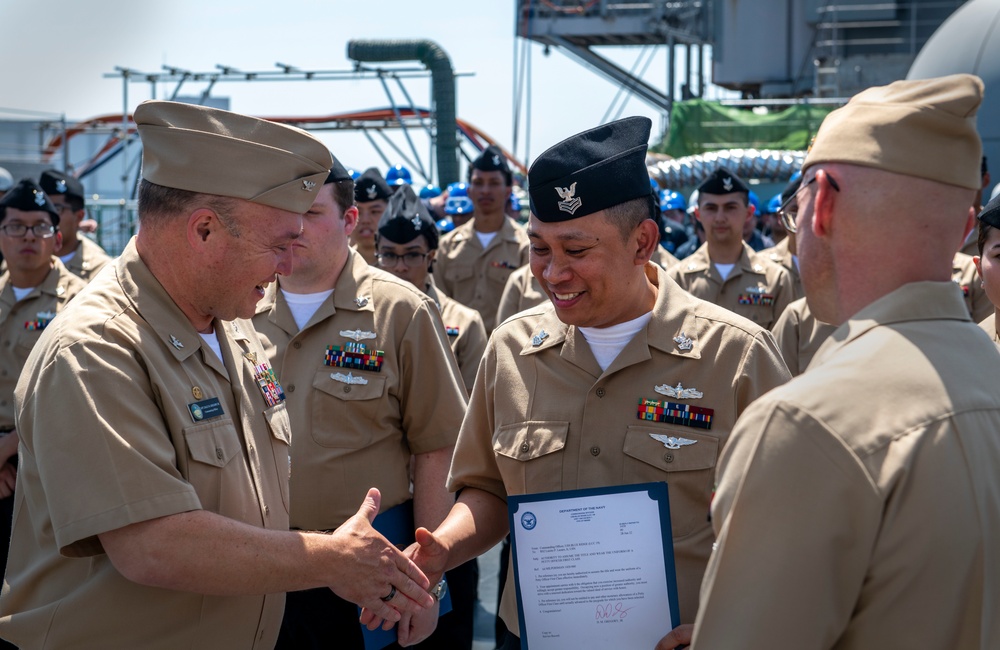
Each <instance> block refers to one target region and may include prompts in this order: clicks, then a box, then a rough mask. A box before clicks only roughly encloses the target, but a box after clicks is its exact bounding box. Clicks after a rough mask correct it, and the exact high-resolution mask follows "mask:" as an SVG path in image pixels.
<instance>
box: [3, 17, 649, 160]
mask: <svg viewBox="0 0 1000 650" xmlns="http://www.w3.org/2000/svg"><path fill="white" fill-rule="evenodd" d="M514 6H515V2H514V0H472V1H460V0H423V1H421V0H412V1H404V0H368V1H365V2H343V1H340V0H326V1H320V0H285V1H284V2H264V1H263V0H245V1H243V2H237V1H236V0H198V1H195V0H166V1H155V0H154V1H145V2H144V1H142V0H140V1H139V2H135V1H128V2H126V1H125V0H31V1H30V2H29V1H27V0H5V1H3V2H0V24H3V25H4V26H5V29H4V32H5V33H4V37H3V38H2V39H0V55H2V56H0V60H3V61H5V62H6V65H5V66H4V73H3V79H4V83H3V88H4V90H3V92H2V94H0V117H10V116H11V114H10V113H9V112H8V113H5V112H4V110H3V109H24V110H33V111H45V112H51V113H57V114H60V113H62V114H65V115H66V116H67V117H68V118H70V119H71V120H76V119H83V118H87V117H92V116H95V115H99V114H106V113H114V112H119V113H120V112H121V110H122V103H123V100H122V83H121V80H120V78H116V79H105V78H104V76H103V75H104V74H106V73H109V72H113V71H114V69H115V67H116V66H121V67H128V68H132V69H136V70H141V71H144V72H156V71H159V70H160V67H161V65H163V64H168V65H171V66H176V67H179V68H184V69H188V70H193V71H212V70H214V69H215V66H216V64H224V65H229V66H233V67H234V68H238V69H240V70H257V71H259V70H274V69H276V68H275V66H274V64H275V62H278V61H280V62H282V63H286V64H290V65H294V66H297V67H298V68H300V69H303V70H346V69H349V68H351V67H352V62H351V61H349V60H348V59H347V54H346V52H347V42H348V41H349V40H352V39H430V40H433V41H435V42H437V43H438V44H439V45H441V47H443V48H444V50H445V51H447V52H448V54H449V55H450V57H451V60H452V65H453V67H454V68H455V70H456V71H458V72H473V73H475V76H472V77H462V78H460V79H459V81H458V115H459V117H461V118H463V119H465V120H467V121H469V122H471V123H472V124H474V125H476V126H478V127H479V128H481V129H483V130H484V131H485V132H487V133H489V134H490V135H491V136H492V137H494V138H496V139H498V140H499V141H500V142H501V143H502V144H503V145H504V146H505V147H507V148H511V147H512V146H513V144H514V137H513V133H512V131H513V117H512V116H513V114H514V108H513V105H512V96H513V81H512V80H513V61H514V58H513V57H514V47H515V38H514ZM533 49H534V53H533V55H532V59H531V62H532V73H533V74H532V79H533V83H532V86H531V93H532V110H531V140H530V149H529V153H530V155H531V156H535V155H537V154H538V153H540V152H541V151H543V150H544V149H546V148H547V147H549V146H550V145H552V144H555V143H556V142H558V141H559V140H562V139H563V138H565V137H567V136H569V135H572V134H573V133H576V132H579V131H582V130H584V129H588V128H591V127H593V126H596V125H597V124H599V123H600V122H601V120H602V118H603V117H604V115H605V113H606V111H607V110H608V108H609V106H610V105H611V103H612V99H613V98H614V96H615V94H616V92H617V90H618V89H617V87H616V86H614V85H612V84H610V83H608V82H605V81H604V80H603V79H602V78H601V77H599V76H598V75H597V74H595V73H594V72H592V71H590V70H589V69H587V68H585V67H583V66H582V65H581V64H579V63H577V62H576V61H574V60H571V59H570V58H568V57H567V56H566V55H564V54H562V53H561V52H559V51H558V50H555V49H554V50H553V51H552V53H551V54H550V55H549V56H544V55H543V54H542V51H541V48H539V47H537V46H535V47H534V48H533ZM639 54H640V50H639V49H635V48H633V49H623V48H619V49H617V50H616V51H612V53H611V56H613V57H614V58H616V59H618V60H619V61H620V62H621V64H622V65H623V66H624V67H626V68H630V67H632V63H633V62H634V61H635V60H636V58H637V57H638V56H639ZM664 58H665V57H664V56H663V55H658V56H657V57H656V59H655V60H654V61H653V62H652V64H651V65H650V67H649V69H648V72H647V78H648V79H651V80H653V82H654V83H656V80H665V78H666V72H665V65H664ZM414 65H417V64H414ZM657 85H658V86H660V87H663V86H665V82H659V83H658V84H657ZM204 87H205V86H204V84H195V83H189V84H188V85H186V86H185V87H184V90H183V91H182V94H194V95H197V94H200V93H201V91H202V90H203V89H204ZM406 87H407V89H408V91H409V92H410V93H411V95H412V97H413V99H414V101H415V102H416V103H417V104H420V105H423V106H429V104H430V102H429V89H430V82H429V80H422V79H416V80H409V81H408V82H407V83H406ZM171 92H173V85H170V86H167V85H161V86H160V88H159V90H158V93H159V97H160V98H164V97H165V96H166V95H169V94H170V93H171ZM212 94H213V95H217V96H228V97H230V98H231V106H230V107H231V109H232V110H235V111H239V112H244V113H249V114H254V115H260V116H268V115H320V114H328V113H335V112H341V111H350V110H359V109H365V108H372V107H381V106H386V105H387V104H388V101H387V99H386V96H385V94H384V91H383V90H382V87H381V85H380V84H379V83H378V82H377V81H353V80H352V81H327V82H301V83H300V82H255V83H242V82H240V83H224V84H223V83H220V84H217V85H216V86H215V89H214V90H213V93H212ZM149 97H150V89H149V86H148V85H147V84H131V85H130V87H129V102H128V103H129V108H130V110H131V109H132V108H134V107H135V106H136V105H137V104H138V103H139V102H141V101H142V100H145V99H148V98H149ZM400 99H401V98H400ZM635 114H643V115H648V116H650V117H651V118H652V119H653V123H654V134H653V140H654V141H658V140H659V130H660V128H661V118H660V116H659V114H658V113H657V112H656V111H655V110H653V109H651V108H650V107H648V106H647V105H646V104H645V103H643V102H641V101H640V100H638V99H634V98H633V99H632V100H631V101H630V102H629V104H628V105H627V108H626V110H625V111H624V113H622V115H635ZM615 115H617V111H616V112H615V113H614V114H613V115H612V117H615ZM524 119H525V118H523V117H522V120H524ZM522 124H523V122H522ZM322 137H323V139H324V140H325V141H326V142H328V144H329V145H330V147H331V149H332V150H333V151H334V153H335V154H336V155H337V156H338V158H340V159H341V160H342V161H344V162H345V164H348V165H350V166H355V167H362V168H363V167H366V166H368V165H376V166H380V167H383V166H384V165H383V164H382V162H381V161H380V160H379V159H378V157H377V154H376V153H375V152H374V150H372V149H371V148H370V146H368V145H367V143H366V142H365V140H364V139H363V138H361V137H358V136H349V135H340V134H330V135H323V136H322ZM524 138H525V136H524V131H523V130H522V131H521V135H520V136H519V140H520V144H519V146H518V150H517V152H516V153H517V154H518V155H519V156H520V157H523V156H524V154H525V139H524ZM394 140H395V141H396V142H398V143H399V144H401V146H405V140H403V139H402V137H401V136H396V137H394ZM426 148H427V147H423V146H421V147H418V150H420V149H424V151H422V152H421V155H424V156H425V155H426Z"/></svg>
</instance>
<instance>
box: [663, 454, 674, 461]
mask: <svg viewBox="0 0 1000 650" xmlns="http://www.w3.org/2000/svg"><path fill="white" fill-rule="evenodd" d="M663 460H665V461H667V462H668V463H672V462H674V455H673V454H671V453H670V452H667V453H665V454H663Z"/></svg>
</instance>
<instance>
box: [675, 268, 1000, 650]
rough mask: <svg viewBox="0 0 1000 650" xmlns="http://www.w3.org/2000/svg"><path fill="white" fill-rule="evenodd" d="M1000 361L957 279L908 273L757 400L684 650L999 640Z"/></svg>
mask: <svg viewBox="0 0 1000 650" xmlns="http://www.w3.org/2000/svg"><path fill="white" fill-rule="evenodd" d="M998 360H1000V359H998V357H997V352H996V347H995V346H994V344H993V343H991V342H990V340H989V338H988V337H987V336H984V335H983V334H982V333H981V332H980V331H979V329H978V328H977V327H976V326H975V324H974V323H972V321H970V320H969V316H968V312H967V311H966V309H965V306H964V305H963V304H962V295H961V292H959V291H958V290H957V288H956V287H955V286H954V285H953V284H952V283H950V282H947V283H946V282H920V283H913V284H908V285H906V286H904V287H902V288H900V289H898V290H896V291H894V292H893V293H891V294H889V295H888V296H885V297H883V298H881V299H879V300H877V301H876V302H874V303H872V304H871V305H869V306H867V307H865V308H864V309H863V310H861V311H860V312H859V313H858V314H857V315H855V317H854V318H853V319H851V320H850V321H848V322H847V323H845V324H844V325H842V326H841V327H839V328H838V329H837V331H836V332H834V334H833V336H831V337H830V339H828V340H827V343H826V344H825V345H824V346H823V348H822V349H821V350H820V351H819V353H818V354H817V355H816V358H815V359H814V360H813V363H812V365H811V366H810V368H809V370H808V371H807V372H806V373H805V374H803V375H801V376H800V377H797V378H795V379H794V380H793V381H792V382H790V383H789V384H787V385H785V386H782V387H781V388H778V389H776V390H774V391H772V392H771V393H769V394H768V395H765V396H764V397H763V398H761V399H760V400H758V401H757V402H756V403H754V404H753V405H751V407H750V409H748V410H747V411H746V413H744V414H743V416H741V417H740V421H739V422H738V423H737V425H736V430H734V431H733V434H732V436H731V440H730V443H729V445H728V446H727V447H726V449H725V451H724V452H723V455H722V459H721V460H720V464H719V487H718V490H717V492H716V496H715V500H714V502H713V503H712V523H713V524H714V526H715V527H716V532H717V534H718V548H717V550H716V551H715V553H714V554H713V556H712V561H711V563H710V564H709V567H708V572H707V573H706V574H705V582H704V585H703V587H702V594H701V610H700V611H699V613H698V622H697V625H698V631H697V632H696V634H695V638H694V645H693V646H692V647H694V648H699V647H700V648H705V649H708V648H767V647H773V646H780V647H782V648H817V649H818V648H838V649H840V650H848V649H853V648H858V649H861V648H865V649H868V648H976V649H983V650H985V649H986V648H998V647H1000V617H998V616H997V612H1000V551H998V549H1000V472H997V467H1000V442H998V436H997V432H998V431H1000V393H998V392H997V390H996V387H997V386H998V385H1000V363H998Z"/></svg>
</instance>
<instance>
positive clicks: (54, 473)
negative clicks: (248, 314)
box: [0, 240, 290, 650]
mask: <svg viewBox="0 0 1000 650" xmlns="http://www.w3.org/2000/svg"><path fill="white" fill-rule="evenodd" d="M214 327H215V332H216V334H217V335H218V338H219V345H220V346H221V349H222V356H223V358H222V359H219V358H218V357H217V356H216V354H215V353H214V352H213V351H212V350H211V349H210V348H209V347H208V346H207V345H204V343H203V341H202V339H201V337H200V336H199V335H198V332H197V331H196V330H195V329H194V327H193V326H192V325H191V323H190V321H189V320H188V319H187V318H186V317H185V316H184V314H183V313H182V312H181V310H180V309H179V308H178V307H177V305H176V304H175V303H174V302H173V301H172V300H171V299H170V297H169V296H168V295H167V293H166V291H164V289H163V287H162V286H161V285H160V283H159V282H158V281H157V280H156V278H155V277H154V276H153V275H152V273H150V271H149V269H148V268H147V267H146V265H145V264H144V263H143V262H142V260H141V259H140V258H139V256H138V254H137V253H136V249H135V241H134V240H133V241H132V242H130V243H129V244H128V245H127V246H126V248H125V251H124V252H123V253H122V255H121V257H120V258H118V259H117V260H116V261H115V262H114V266H113V268H112V269H109V272H108V273H102V274H101V276H100V278H97V279H96V280H95V281H94V282H92V283H91V284H90V286H89V287H88V288H87V290H86V291H84V292H82V293H81V294H80V295H78V296H77V297H76V298H75V299H74V300H73V301H72V302H71V303H70V304H69V305H68V306H67V308H66V309H65V310H64V311H63V312H62V313H61V314H60V315H59V318H57V319H56V320H55V322H53V323H52V325H50V326H49V327H48V328H46V330H45V332H44V333H43V334H42V337H41V338H40V339H39V341H38V344H37V345H36V346H35V348H34V350H33V351H32V353H31V355H30V356H29V358H28V361H27V364H26V365H25V368H24V372H23V373H22V375H21V379H20V381H19V382H18V384H17V391H16V397H17V404H18V433H19V434H20V437H21V445H20V452H19V459H20V463H19V469H18V477H17V490H16V491H15V496H14V530H13V535H12V538H11V547H10V559H9V562H8V564H7V575H6V577H5V580H4V588H3V594H2V597H0V615H2V618H0V636H2V637H3V638H5V639H8V640H10V641H12V642H13V643H15V644H16V645H18V646H20V647H24V648H95V649H96V648H144V649H147V648H150V649H157V648H162V649H164V650H175V649H176V648H207V649H213V650H214V649H215V648H254V649H258V648H259V649H261V650H263V649H264V648H272V647H274V643H275V640H276V639H277V635H278V628H279V625H280V623H281V617H282V612H283V610H284V594H272V595H268V596H207V595H201V594H195V593H188V592H182V591H173V590H169V589H160V588H154V587H146V586H142V585H139V584H137V583H134V582H130V581H129V580H127V579H125V578H124V577H123V576H122V575H121V574H120V573H118V571H117V570H116V569H115V568H114V566H113V565H112V564H111V561H110V560H109V559H108V556H107V555H106V554H105V553H104V550H103V547H102V546H101V542H100V539H99V538H98V535H100V534H101V533H104V532H107V531H111V530H116V529H119V528H122V527H124V526H127V525H129V524H133V523H136V522H141V521H148V520H151V519H156V518H159V517H164V516H168V515H173V514H177V513H181V512H187V511H191V510H201V509H204V510H208V511H211V512H215V513H218V514H220V515H223V516H225V517H229V518H231V519H234V520H236V521H239V522H242V523H245V524H249V525H252V526H261V527H264V528H268V529H274V530H287V528H288V510H287V508H288V438H289V433H290V431H289V424H288V415H287V413H286V412H285V405H284V403H283V402H281V401H278V402H277V403H275V404H274V405H272V406H269V405H268V403H267V402H266V401H265V397H264V392H263V389H261V388H260V387H259V386H258V383H257V381H256V379H255V368H254V363H253V362H252V361H251V357H254V358H256V359H257V363H258V364H260V363H263V362H266V357H264V351H263V349H262V348H261V346H260V344H259V342H258V340H257V336H256V334H255V333H254V331H253V326H252V325H251V324H250V322H249V321H245V320H237V321H232V322H225V323H224V322H220V321H215V323H214ZM213 404H214V406H213ZM196 413H200V414H201V418H200V419H199V417H198V416H197V415H196Z"/></svg>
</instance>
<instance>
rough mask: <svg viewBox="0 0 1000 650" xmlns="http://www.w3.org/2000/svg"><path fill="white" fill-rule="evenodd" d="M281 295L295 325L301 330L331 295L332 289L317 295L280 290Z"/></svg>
mask: <svg viewBox="0 0 1000 650" xmlns="http://www.w3.org/2000/svg"><path fill="white" fill-rule="evenodd" d="M281 295H283V296H284V297H285V302H287V303H288V310H289V311H290V312H292V318H294V319H295V325H296V326H297V327H298V328H299V329H300V330H301V329H302V328H303V327H305V326H306V323H308V322H309V319H310V318H312V317H313V314H315V313H316V310H317V309H319V306H320V305H322V304H323V301H325V300H326V299H327V298H329V297H330V296H332V295H333V289H330V290H328V291H320V292H319V293H291V292H289V291H285V290H284V289H282V290H281Z"/></svg>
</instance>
